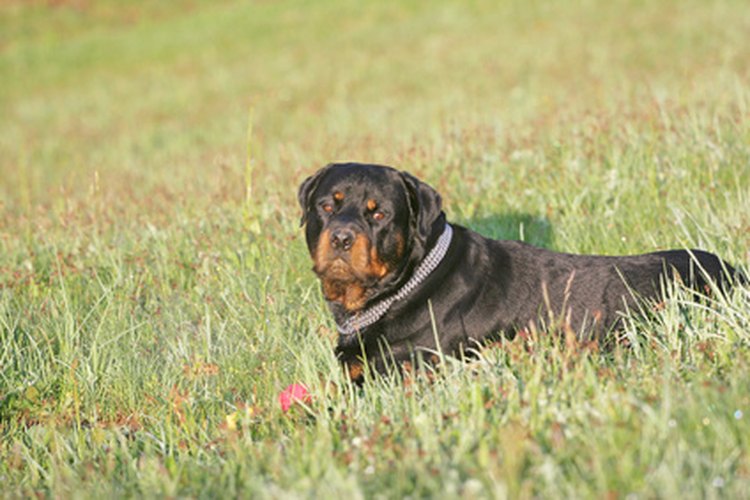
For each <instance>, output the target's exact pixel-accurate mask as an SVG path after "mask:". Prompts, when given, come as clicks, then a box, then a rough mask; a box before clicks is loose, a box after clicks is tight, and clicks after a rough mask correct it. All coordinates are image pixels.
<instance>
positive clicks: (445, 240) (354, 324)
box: [336, 224, 453, 336]
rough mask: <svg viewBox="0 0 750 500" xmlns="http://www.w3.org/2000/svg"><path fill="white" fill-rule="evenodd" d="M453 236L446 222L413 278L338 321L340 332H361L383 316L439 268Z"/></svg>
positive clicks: (344, 333) (347, 333)
mask: <svg viewBox="0 0 750 500" xmlns="http://www.w3.org/2000/svg"><path fill="white" fill-rule="evenodd" d="M452 238H453V228H451V226H450V224H446V225H445V229H443V234H441V235H440V238H438V240H437V243H435V246H434V247H432V250H430V252H429V253H428V254H427V256H426V257H425V258H424V260H422V262H420V263H419V265H418V266H417V268H416V269H415V271H414V273H413V274H412V276H411V278H409V281H407V282H406V283H405V284H404V286H402V287H401V288H400V289H399V290H398V291H397V292H396V293H394V294H393V295H390V296H388V297H386V298H385V299H383V300H381V301H380V302H377V303H375V304H373V305H372V306H370V307H368V308H367V309H365V310H363V311H358V312H356V313H354V314H353V315H351V316H349V317H348V318H347V319H346V320H345V321H344V322H343V323H337V324H336V327H337V328H338V331H339V333H340V334H341V335H344V336H349V335H352V334H354V333H357V332H361V331H362V330H363V329H365V328H367V327H368V326H370V325H372V324H373V323H375V322H376V321H377V320H379V319H380V318H382V317H383V315H384V314H385V313H386V312H388V309H390V308H391V305H393V303H394V302H396V301H398V300H401V299H403V298H404V297H406V296H407V295H409V294H410V293H411V292H412V291H413V290H414V289H415V288H416V287H417V285H419V284H420V283H422V282H423V281H424V280H425V279H426V278H427V276H429V275H430V273H431V272H432V271H434V270H435V268H437V266H438V265H439V264H440V262H441V261H442V260H443V257H445V254H446V252H447V251H448V247H449V246H450V244H451V239H452Z"/></svg>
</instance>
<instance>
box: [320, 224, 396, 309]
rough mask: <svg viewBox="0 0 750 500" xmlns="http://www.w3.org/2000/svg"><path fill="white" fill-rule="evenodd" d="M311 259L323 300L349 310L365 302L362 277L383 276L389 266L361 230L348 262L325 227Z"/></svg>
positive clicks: (366, 297) (362, 305)
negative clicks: (321, 289) (337, 250)
mask: <svg viewBox="0 0 750 500" xmlns="http://www.w3.org/2000/svg"><path fill="white" fill-rule="evenodd" d="M313 261H314V270H315V272H316V273H317V274H318V276H319V278H320V280H321V283H322V288H323V295H324V296H325V298H326V300H329V301H332V302H339V303H340V304H342V305H343V306H344V308H345V309H346V310H348V311H357V310H359V309H362V308H363V307H364V305H365V303H366V302H367V299H368V296H367V291H368V289H367V287H365V285H364V281H365V280H368V279H371V278H376V279H380V278H383V277H384V276H385V275H386V274H388V271H389V269H388V266H387V265H385V264H384V263H383V262H382V261H381V260H380V258H379V256H378V253H377V249H376V247H375V246H373V245H372V244H371V242H370V240H369V239H368V238H367V237H366V236H365V235H364V234H361V233H360V234H357V236H356V237H355V238H354V243H353V244H352V247H351V249H350V250H349V252H348V263H347V262H345V260H344V259H341V258H339V256H338V254H337V252H336V251H334V249H333V248H332V246H331V232H330V230H328V229H326V230H324V231H323V232H322V233H321V234H320V239H319V240H318V245H317V247H316V249H315V254H314V255H313Z"/></svg>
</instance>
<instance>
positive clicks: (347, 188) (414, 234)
mask: <svg viewBox="0 0 750 500" xmlns="http://www.w3.org/2000/svg"><path fill="white" fill-rule="evenodd" d="M298 198H299V202H300V205H301V207H302V224H306V225H307V229H306V238H307V247H308V249H309V250H310V255H311V256H312V259H313V262H314V265H313V270H314V271H315V273H316V274H317V275H318V277H319V278H320V280H321V283H322V287H323V294H324V296H325V298H326V299H327V300H328V301H330V302H332V303H335V304H339V305H340V306H341V307H343V309H344V310H346V311H348V312H354V311H358V310H360V309H362V308H363V307H365V305H366V304H367V303H368V302H369V301H371V300H373V299H375V298H377V297H379V296H381V295H383V294H385V293H388V292H389V291H391V290H394V289H395V288H397V287H398V286H400V285H401V284H403V282H405V281H406V280H407V279H408V277H409V274H410V273H411V271H412V270H413V268H414V266H415V265H416V264H417V263H418V262H419V261H420V260H421V259H422V258H423V257H424V255H425V251H426V249H428V248H429V246H431V245H432V243H434V240H435V239H436V237H437V236H439V234H440V233H441V232H442V230H443V226H444V225H445V215H444V214H443V212H442V208H441V200H440V195H439V194H438V193H437V192H436V191H435V190H434V189H432V188H431V187H430V186H428V185H427V184H425V183H423V182H421V181H419V180H418V179H416V178H415V177H413V176H411V175H409V174H407V173H406V172H399V171H397V170H395V169H393V168H390V167H384V166H379V165H367V164H359V163H343V164H331V165H328V166H326V167H324V168H322V169H321V170H319V171H318V172H317V173H315V175H313V176H311V177H309V178H307V179H306V180H305V181H304V182H303V183H302V185H301V186H300V188H299V192H298Z"/></svg>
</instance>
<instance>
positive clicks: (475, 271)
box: [298, 163, 735, 379]
mask: <svg viewBox="0 0 750 500" xmlns="http://www.w3.org/2000/svg"><path fill="white" fill-rule="evenodd" d="M298 197H299V203H300V205H301V207H302V211H303V215H302V224H304V225H306V240H307V246H308V249H309V251H310V255H311V256H312V260H313V263H314V265H313V270H314V272H315V274H317V276H318V278H319V279H320V282H321V285H322V290H323V295H324V296H325V299H326V301H327V302H328V305H329V307H330V310H331V312H332V313H333V316H334V319H335V321H336V325H337V328H338V330H339V340H338V345H337V347H336V354H337V356H338V357H339V359H340V360H341V362H343V363H344V364H345V365H346V366H348V368H349V372H350V375H351V376H352V377H353V378H354V379H359V378H360V377H361V376H362V371H363V370H362V364H363V362H364V361H367V362H368V365H369V366H370V367H372V368H374V369H375V370H377V371H381V372H382V371H385V370H387V367H388V366H390V365H391V364H392V363H394V362H395V364H396V365H397V366H398V365H399V364H402V363H405V362H409V363H411V362H413V360H414V356H415V353H417V352H419V351H420V350H421V351H424V352H427V353H434V352H438V351H440V352H443V353H445V354H452V355H460V354H461V353H466V349H467V348H476V347H477V346H479V345H482V344H483V343H486V342H488V341H491V340H493V339H497V338H499V335H502V334H505V335H507V336H509V337H512V336H514V335H515V333H517V332H519V331H522V330H528V329H533V328H536V329H538V330H543V329H549V328H550V326H551V325H550V324H545V322H546V321H547V320H549V319H550V318H553V317H554V318H557V320H559V322H560V324H558V325H557V328H558V329H559V328H560V325H562V326H563V327H564V328H565V330H566V331H568V332H571V331H572V332H575V334H576V335H577V336H578V337H579V338H580V339H596V340H602V339H604V338H609V337H611V335H608V334H610V333H611V332H613V331H615V330H617V329H618V328H619V327H621V326H622V312H623V311H625V310H626V309H637V308H638V307H639V303H638V301H642V300H649V299H650V300H661V297H660V296H661V294H662V289H663V284H664V280H665V279H672V278H677V277H678V278H679V279H681V280H682V282H683V283H685V284H687V285H689V286H690V287H692V288H694V289H695V290H697V291H699V292H701V293H703V292H705V291H709V290H711V289H712V288H718V289H722V290H723V289H726V288H727V287H728V286H729V285H730V284H731V282H732V281H733V277H734V276H735V270H734V269H733V268H732V267H731V266H730V265H728V264H727V263H726V262H724V261H722V260H721V259H719V258H718V257H717V256H716V255H713V254H710V253H707V252H704V251H701V250H667V251H661V252H654V253H649V254H644V255H637V256H622V257H611V256H599V255H573V254H566V253H558V252H553V251H550V250H546V249H543V248H538V247H534V246H532V245H529V244H526V243H523V242H520V241H497V240H492V239H488V238H485V237H483V236H481V235H479V234H477V233H475V232H474V231H471V230H469V229H467V228H465V227H461V226H459V225H457V224H448V223H447V221H446V217H445V213H444V212H443V210H442V204H441V198H440V195H439V194H438V193H437V192H436V191H435V190H434V189H433V188H432V187H430V186H429V185H427V184H426V183H424V182H422V181H420V180H418V179H417V178H415V177H414V176H412V175H410V174H408V173H406V172H400V171H398V170H395V169H393V168H391V167H386V166H381V165H369V164H359V163H340V164H330V165H328V166H326V167H324V168H322V169H321V170H319V171H318V172H317V173H315V174H314V175H312V176H311V177H309V178H307V179H306V180H305V181H304V182H303V183H302V185H301V186H300V188H299V192H298ZM711 282H713V283H711ZM437 342H439V345H438V344H437Z"/></svg>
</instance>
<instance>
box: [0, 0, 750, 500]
mask: <svg viewBox="0 0 750 500" xmlns="http://www.w3.org/2000/svg"><path fill="white" fill-rule="evenodd" d="M126 3H127V5H124V4H125V3H123V2H116V1H111V0H105V1H100V2H78V1H69V2H56V3H55V2H48V3H47V2H44V3H43V2H20V1H11V2H6V3H5V4H3V6H0V74H1V75H2V78H0V109H2V113H0V433H1V435H2V438H1V439H0V484H2V490H3V494H4V495H6V496H11V497H16V496H21V497H28V496H34V495H41V496H48V497H72V496H76V497H78V496H81V497H95V496H100V495H107V496H110V495H113V494H114V495H119V496H138V497H140V496H147V497H154V496H165V495H166V496H181V497H185V496H188V497H209V496H222V497H223V496H227V497H235V496H243V497H256V496H257V497H286V496H305V497H312V496H321V497H326V496H333V495H336V496H343V495H350V496H352V497H361V496H367V497H377V496H384V497H402V496H407V495H411V496H412V497H425V496H433V495H434V496H447V497H459V496H460V497H469V498H471V497H504V496H508V497H530V496H542V497H596V498H600V497H605V496H614V497H622V498H625V497H629V496H630V495H635V496H634V497H633V496H630V498H635V497H638V498H644V497H645V498H648V497H679V498H683V497H688V498H689V497H723V496H727V497H746V496H748V495H749V494H750V437H749V436H750V291H748V290H747V289H742V290H738V291H737V293H735V294H733V295H732V296H730V297H728V298H727V299H726V300H724V299H722V300H719V301H717V302H716V303H712V304H708V306H709V307H706V305H705V304H695V303H693V302H692V301H691V300H690V299H689V297H688V296H686V295H685V294H684V293H683V292H682V291H680V290H677V291H675V292H674V294H673V298H672V300H671V301H670V302H669V303H668V304H667V305H666V307H665V309H664V310H663V311H661V312H660V313H659V314H658V315H655V316H653V317H652V318H650V319H648V320H644V319H635V318H633V319H632V321H630V322H629V323H628V327H627V335H628V338H629V340H630V342H631V344H632V346H631V347H630V348H628V349H620V350H617V351H615V352H613V353H608V354H601V353H597V352H593V351H591V350H587V349H585V348H581V347H580V346H574V345H569V346H566V345H564V344H562V345H561V344H560V343H559V342H556V341H555V340H553V339H551V338H550V337H549V336H545V335H541V336H540V337H537V338H532V339H528V340H527V341H522V340H519V341H516V342H512V343H505V344H502V345H497V346H493V347H492V348H489V349H487V350H485V351H483V353H482V358H481V359H480V360H479V361H476V362H474V363H471V364H469V365H467V364H465V363H460V362H452V361H447V362H446V363H445V364H444V365H443V366H442V367H441V368H440V370H439V372H438V373H437V374H436V376H435V377H434V380H433V381H431V382H428V381H426V380H422V379H418V380H415V381H408V382H404V381H400V380H382V379H378V380H371V381H369V382H368V383H367V385H366V388H365V389H364V390H356V389H353V388H351V387H349V386H348V384H347V382H346V380H345V378H344V377H343V374H342V373H341V372H340V371H339V369H338V367H337V365H336V362H335V359H334V358H333V355H332V348H333V345H334V341H335V338H334V335H335V334H334V330H333V329H332V322H331V319H330V317H329V316H328V314H327V311H326V308H325V304H324V303H323V300H322V298H321V295H320V293H319V290H318V284H317V282H316V280H315V279H314V276H313V274H312V273H311V272H310V270H309V269H310V262H309V258H308V256H307V251H306V249H305V247H304V241H303V238H302V232H301V230H300V229H299V227H298V221H299V211H298V207H297V205H296V199H295V194H296V186H297V185H298V183H299V182H301V180H302V179H303V178H304V177H305V176H306V175H309V174H311V173H312V172H314V171H315V170H316V169H317V168H318V167H320V166H322V165H323V164H325V163H327V162H330V161H335V160H359V161H371V162H378V163H387V164H392V165H395V166H398V167H400V168H403V169H407V170H409V171H411V172H413V173H414V174H416V175H418V176H420V177H422V178H423V179H425V180H427V181H428V182H430V183H431V184H432V185H434V186H435V187H436V188H437V189H438V190H440V191H441V193H442V194H443V195H444V202H445V209H446V211H447V213H448V216H449V218H450V219H451V220H453V221H457V222H460V223H463V224H466V225H468V226H470V227H472V228H474V229H477V230H479V231H481V232H483V233H484V234H486V235H489V236H493V237H497V238H511V239H519V238H520V239H525V240H526V241H529V242H531V243H535V244H538V245H543V246H545V247H548V248H553V249H556V250H561V251H569V252H590V253H605V254H620V253H639V252H646V251H651V250H654V249H657V248H666V247H696V246H697V247H701V248H704V249H707V250H710V251H714V252H717V253H719V254H720V255H721V256H722V257H724V258H725V259H727V260H728V261H729V262H732V263H734V264H737V265H739V266H741V267H744V268H745V269H747V268H748V267H749V265H750V250H749V249H750V122H748V116H750V115H749V114H748V113H749V110H750V91H748V89H749V88H750V44H749V43H747V33H749V32H750V10H749V9H748V8H747V6H746V5H745V4H744V2H741V1H739V0H738V1H711V2H706V1H697V0H687V1H676V0H675V1H667V0H665V1H661V2H650V3H648V2H647V3H643V2H636V1H624V0H618V1H615V2H595V1H585V0H584V1H580V2H551V1H539V2H521V1H513V0H509V1H507V2H489V1H476V2H468V3H466V4H465V5H460V4H458V3H447V2H446V3H436V2H421V1H407V2H400V3H389V4H387V5H386V4H384V3H376V2H370V3H368V4H363V3H361V2H348V1H344V0H336V1H324V2H303V1H301V0H300V1H282V2H257V3H255V4H252V5H248V4H246V3H245V2H234V1H222V2H200V1H191V2H188V1H185V2H170V3H168V4H167V3H164V2H159V3H155V2H140V1H139V2H126ZM53 4H54V5H53ZM249 117H250V118H249ZM250 124H251V125H252V127H251V130H249V129H250ZM292 382H302V383H304V384H306V385H307V386H308V387H309V388H310V390H311V392H312V393H313V400H312V401H311V403H310V404H309V407H308V408H307V409H303V408H296V409H295V410H294V411H293V412H291V413H290V414H283V413H282V412H281V410H280V409H279V405H278V401H277V396H278V394H279V392H280V391H281V390H282V389H283V388H284V387H286V386H287V385H288V384H290V383H292Z"/></svg>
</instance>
